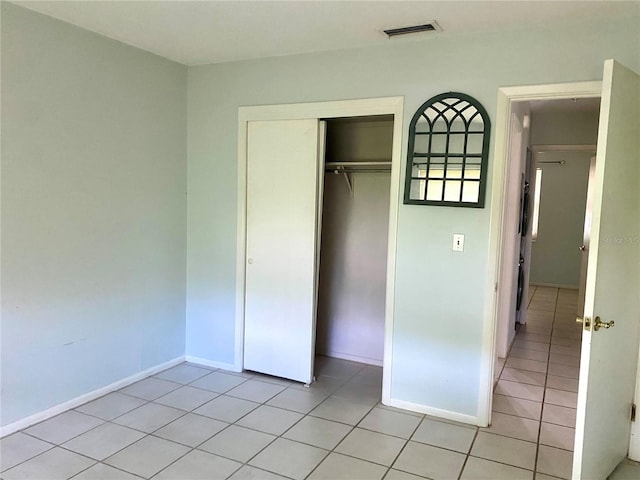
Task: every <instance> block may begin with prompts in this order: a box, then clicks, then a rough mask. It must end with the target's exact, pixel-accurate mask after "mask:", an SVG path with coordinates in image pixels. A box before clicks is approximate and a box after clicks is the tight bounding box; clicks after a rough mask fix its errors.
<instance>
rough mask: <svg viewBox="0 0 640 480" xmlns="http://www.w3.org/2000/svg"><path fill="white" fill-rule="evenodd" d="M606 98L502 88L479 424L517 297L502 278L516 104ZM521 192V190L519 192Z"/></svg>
mask: <svg viewBox="0 0 640 480" xmlns="http://www.w3.org/2000/svg"><path fill="white" fill-rule="evenodd" d="M601 95H602V81H592V82H573V83H559V84H547V85H521V86H513V87H502V88H499V89H498V103H497V109H496V129H495V132H496V133H495V140H494V141H495V143H494V155H493V162H494V163H493V175H492V188H491V192H492V193H491V212H490V221H489V223H490V225H489V257H488V262H487V265H488V278H489V279H490V281H489V282H487V287H486V289H487V290H486V292H485V295H486V297H485V298H487V299H488V300H487V302H486V304H485V311H484V328H483V337H482V351H483V355H482V361H481V366H480V368H481V372H482V373H481V384H480V396H479V399H478V422H479V423H480V424H481V425H490V424H491V410H492V404H493V385H494V370H495V359H496V346H497V335H498V330H497V329H498V325H499V319H498V306H499V305H500V302H501V301H502V300H503V298H504V296H505V295H506V296H510V295H512V294H513V291H512V289H509V290H508V291H506V288H505V287H504V283H505V282H504V281H503V279H502V278H501V271H502V264H503V263H504V262H505V261H508V260H509V259H506V258H503V248H502V247H503V245H504V243H505V242H507V241H508V240H507V238H505V236H506V233H507V232H508V231H510V229H511V228H512V227H513V226H514V225H513V224H512V222H513V221H517V220H515V219H510V218H508V217H507V216H506V207H507V205H508V203H509V201H511V202H517V201H518V200H519V199H517V198H511V197H509V198H507V194H508V191H509V186H510V185H509V182H508V179H509V175H508V173H509V139H510V131H509V130H510V119H511V112H512V110H513V106H514V105H513V104H514V103H516V102H522V101H532V100H559V99H567V98H593V97H600V96H601ZM516 190H517V189H516Z"/></svg>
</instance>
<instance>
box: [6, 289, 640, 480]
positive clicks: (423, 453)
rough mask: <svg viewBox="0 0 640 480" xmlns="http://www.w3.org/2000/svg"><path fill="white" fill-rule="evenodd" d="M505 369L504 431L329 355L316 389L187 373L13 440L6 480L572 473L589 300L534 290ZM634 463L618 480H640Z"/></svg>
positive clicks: (500, 409)
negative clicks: (580, 309) (392, 397)
mask: <svg viewBox="0 0 640 480" xmlns="http://www.w3.org/2000/svg"><path fill="white" fill-rule="evenodd" d="M530 300H531V302H530V306H529V307H530V310H529V314H530V316H529V323H528V324H527V326H526V327H523V328H521V329H520V331H519V332H518V336H517V339H516V342H515V344H514V346H513V349H512V352H511V354H510V356H509V357H508V358H507V359H506V362H501V366H500V372H499V376H498V381H497V385H496V394H495V401H494V410H495V413H494V417H493V419H494V422H493V425H492V426H491V427H490V428H481V429H478V428H475V427H472V426H468V425H462V424H456V423H452V422H445V421H440V420H437V419H434V418H430V417H427V416H424V415H420V414H414V413H410V412H406V411H400V410H396V409H392V408H388V407H384V406H383V405H381V404H380V403H379V398H380V391H381V374H382V372H381V369H380V368H377V367H372V366H366V365H361V364H357V363H353V362H347V361H343V360H337V359H329V358H324V357H319V358H318V361H317V374H318V375H317V376H318V380H317V382H316V383H314V384H313V385H312V386H311V388H305V387H304V386H302V385H300V384H296V383H293V382H289V381H286V380H282V379H277V378H273V377H268V376H264V375H258V374H250V373H243V374H237V373H231V372H225V371H222V370H215V369H209V368H205V367H201V366H196V365H191V364H187V363H184V364H181V365H178V366H176V367H174V368H171V369H169V370H166V371H164V372H161V373H159V374H158V375H155V376H153V377H149V378H147V379H144V380H142V381H140V382H137V383H135V384H133V385H130V386H128V387H126V388H123V389H122V390H120V391H118V392H113V393H110V394H108V395H105V396H104V397H101V398H99V399H97V400H94V401H92V402H90V403H87V404H85V405H82V406H80V407H78V408H76V409H75V410H71V411H68V412H65V413H63V414H61V415H58V416H57V417H54V418H51V419H49V420H47V421H44V422H42V423H40V424H37V425H34V426H32V427H30V428H27V429H25V430H23V431H20V432H17V433H15V434H13V435H10V436H8V437H5V438H3V439H2V441H1V452H0V453H1V457H0V458H1V461H0V472H1V473H0V477H1V478H2V479H3V480H14V479H30V480H34V479H35V480H37V479H43V480H53V479H70V478H73V479H77V480H91V479H94V480H95V479H105V480H117V479H140V478H147V479H149V478H153V479H154V480H155V479H157V480H160V479H180V480H183V479H189V480H197V479H201V478H202V479H204V478H206V479H227V478H229V479H232V480H241V479H245V480H248V479H265V480H276V479H282V478H286V479H294V480H302V479H309V480H318V479H327V480H338V479H349V480H355V479H367V480H369V479H372V480H375V479H382V478H384V479H386V480H412V479H413V480H420V479H424V478H429V479H434V480H437V479H446V480H448V479H452V480H457V479H461V480H470V479H492V480H499V479H509V480H517V479H530V480H533V479H534V478H535V479H536V480H549V479H554V478H568V477H569V474H570V469H571V449H572V439H573V424H574V422H575V401H576V398H575V397H576V389H577V380H576V379H577V369H578V364H577V361H578V358H579V357H578V355H579V351H580V343H579V336H580V329H579V328H576V325H574V323H573V322H574V317H575V302H576V295H575V294H574V292H571V291H568V290H560V291H558V290H556V289H542V288H538V289H535V291H533V292H532V295H531V299H530ZM639 471H640V466H638V464H635V463H633V462H629V461H627V462H624V463H623V464H621V465H620V467H618V470H617V471H616V473H615V474H614V476H612V477H611V478H615V479H616V480H623V479H631V478H634V479H637V478H640V475H638V472H639Z"/></svg>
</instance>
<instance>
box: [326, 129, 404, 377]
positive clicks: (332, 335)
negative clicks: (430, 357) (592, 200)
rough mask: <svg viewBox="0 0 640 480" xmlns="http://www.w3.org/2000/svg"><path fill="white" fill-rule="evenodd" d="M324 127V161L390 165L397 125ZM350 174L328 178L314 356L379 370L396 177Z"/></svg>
mask: <svg viewBox="0 0 640 480" xmlns="http://www.w3.org/2000/svg"><path fill="white" fill-rule="evenodd" d="M327 123H328V125H327V141H326V156H325V157H326V160H327V162H350V161H385V160H386V161H390V160H391V148H392V144H393V121H361V122H327ZM349 177H350V179H351V185H352V192H349V188H348V186H347V183H346V181H345V179H344V176H343V175H340V174H339V175H336V174H334V173H333V172H328V173H326V174H325V175H324V178H325V180H324V202H323V210H322V240H321V252H320V283H319V289H318V316H317V328H316V332H317V337H316V352H317V353H321V354H325V355H328V356H334V357H338V358H346V359H348V360H355V361H359V362H364V363H370V364H374V365H382V360H383V356H384V314H385V298H386V280H387V248H388V242H387V239H388V232H389V188H390V185H391V175H390V173H388V172H382V173H367V172H357V173H352V174H349Z"/></svg>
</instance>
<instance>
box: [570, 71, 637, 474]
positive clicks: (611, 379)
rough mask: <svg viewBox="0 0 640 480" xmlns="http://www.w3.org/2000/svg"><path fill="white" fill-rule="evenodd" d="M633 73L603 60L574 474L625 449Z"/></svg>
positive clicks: (631, 369) (630, 379)
mask: <svg viewBox="0 0 640 480" xmlns="http://www.w3.org/2000/svg"><path fill="white" fill-rule="evenodd" d="M639 119H640V78H639V77H638V75H637V74H635V73H634V72H632V71H630V70H628V69H626V68H624V67H623V66H621V65H620V64H617V63H615V62H614V61H612V60H607V61H606V62H605V69H604V76H603V88H602V101H601V107H600V123H599V130H598V151H597V156H596V170H595V179H594V192H593V209H592V229H591V250H590V252H589V259H588V268H587V283H586V289H585V307H584V317H589V318H591V319H593V318H594V317H595V316H599V317H600V318H601V320H602V321H605V322H607V321H612V320H613V321H615V326H614V327H613V328H609V329H604V328H601V329H600V330H599V331H594V330H593V328H591V329H589V330H586V329H585V330H583V340H582V358H581V369H580V386H579V392H578V411H577V420H576V444H575V452H574V464H573V478H574V479H579V478H583V479H604V478H606V477H607V475H609V473H610V472H611V471H612V470H613V469H614V468H615V467H616V465H617V464H618V463H619V462H620V460H622V459H623V458H624V456H625V455H626V454H627V450H628V445H629V434H630V425H631V423H630V408H631V403H632V401H633V395H634V386H635V379H636V378H635V377H636V365H637V360H638V323H639V320H640V318H639V317H640V313H639V312H640V287H639V286H640V140H639V139H640V125H639Z"/></svg>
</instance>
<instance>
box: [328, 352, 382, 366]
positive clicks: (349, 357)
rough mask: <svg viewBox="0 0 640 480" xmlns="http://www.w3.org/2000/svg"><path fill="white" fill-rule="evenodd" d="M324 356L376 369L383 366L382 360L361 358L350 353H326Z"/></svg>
mask: <svg viewBox="0 0 640 480" xmlns="http://www.w3.org/2000/svg"><path fill="white" fill-rule="evenodd" d="M322 355H324V356H325V357H331V358H339V359H340V360H349V361H351V362H358V363H365V364H367V365H375V366H376V367H381V366H382V360H378V359H375V358H369V357H361V356H359V355H351V354H348V353H341V352H326V353H323V354H322Z"/></svg>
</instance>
